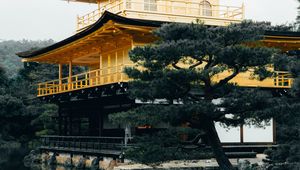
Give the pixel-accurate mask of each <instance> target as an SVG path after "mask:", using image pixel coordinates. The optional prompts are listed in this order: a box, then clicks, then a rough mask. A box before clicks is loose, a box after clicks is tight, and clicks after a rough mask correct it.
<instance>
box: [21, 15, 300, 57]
mask: <svg viewBox="0 0 300 170" xmlns="http://www.w3.org/2000/svg"><path fill="white" fill-rule="evenodd" d="M109 21H114V22H115V23H119V24H126V25H131V26H132V27H148V28H156V27H159V26H160V25H161V24H163V22H161V21H149V20H140V19H131V18H126V17H122V16H119V15H116V14H113V13H110V12H108V11H105V12H104V14H103V15H102V16H101V18H100V19H99V20H98V21H97V22H96V23H94V24H93V25H91V26H89V27H88V28H86V29H84V30H83V31H81V32H79V33H77V34H75V35H73V36H71V37H69V38H67V39H64V40H62V41H60V42H57V43H55V44H53V45H51V46H48V47H45V48H41V49H38V50H30V51H25V52H20V53H17V55H18V56H19V57H21V58H24V60H23V61H33V60H32V58H38V57H40V56H44V55H46V54H48V53H52V52H53V51H55V50H58V49H61V48H64V47H65V46H68V45H69V44H71V43H73V42H76V41H78V40H80V39H83V38H85V37H87V36H89V35H90V34H93V33H95V32H96V31H99V29H101V28H102V27H103V26H104V25H105V24H107V23H108V22H109ZM262 42H263V43H264V45H266V46H268V47H276V48H280V49H282V50H283V51H290V50H299V47H300V32H278V31H267V32H266V33H265V37H264V39H263V40H262Z"/></svg>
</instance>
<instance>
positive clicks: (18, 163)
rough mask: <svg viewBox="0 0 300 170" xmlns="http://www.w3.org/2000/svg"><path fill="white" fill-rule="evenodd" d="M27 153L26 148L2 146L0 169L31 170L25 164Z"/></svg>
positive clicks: (0, 149)
mask: <svg viewBox="0 0 300 170" xmlns="http://www.w3.org/2000/svg"><path fill="white" fill-rule="evenodd" d="M27 153H28V149H24V148H0V170H30V169H29V168H26V167H24V165H23V158H24V156H25V155H26V154H27Z"/></svg>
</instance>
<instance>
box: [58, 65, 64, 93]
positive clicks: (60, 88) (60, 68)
mask: <svg viewBox="0 0 300 170" xmlns="http://www.w3.org/2000/svg"><path fill="white" fill-rule="evenodd" d="M62 67H63V65H62V64H59V65H58V79H59V91H60V92H61V91H62Z"/></svg>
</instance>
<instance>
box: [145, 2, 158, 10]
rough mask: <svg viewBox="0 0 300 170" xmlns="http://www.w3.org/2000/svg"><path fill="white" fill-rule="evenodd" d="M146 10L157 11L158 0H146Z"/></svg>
mask: <svg viewBox="0 0 300 170" xmlns="http://www.w3.org/2000/svg"><path fill="white" fill-rule="evenodd" d="M144 10H145V11H157V0H144Z"/></svg>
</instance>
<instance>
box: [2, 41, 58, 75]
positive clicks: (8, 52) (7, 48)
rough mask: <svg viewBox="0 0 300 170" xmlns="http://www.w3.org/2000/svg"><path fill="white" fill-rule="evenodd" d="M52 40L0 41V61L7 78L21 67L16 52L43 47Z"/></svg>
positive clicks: (21, 64) (15, 73)
mask: <svg viewBox="0 0 300 170" xmlns="http://www.w3.org/2000/svg"><path fill="white" fill-rule="evenodd" d="M53 43H54V41H53V40H46V41H28V40H22V41H13V40H9V41H1V42H0V63H1V65H2V67H3V68H4V69H5V70H6V72H7V76H8V77H9V78H11V77H14V76H16V75H17V74H18V71H19V70H20V69H21V68H22V67H23V63H22V62H21V59H20V58H19V57H18V56H17V55H16V53H17V52H21V51H26V50H29V49H34V48H40V47H45V46H48V45H51V44H53Z"/></svg>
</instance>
